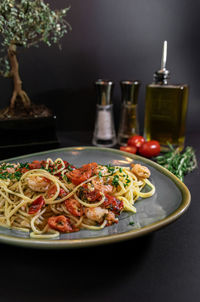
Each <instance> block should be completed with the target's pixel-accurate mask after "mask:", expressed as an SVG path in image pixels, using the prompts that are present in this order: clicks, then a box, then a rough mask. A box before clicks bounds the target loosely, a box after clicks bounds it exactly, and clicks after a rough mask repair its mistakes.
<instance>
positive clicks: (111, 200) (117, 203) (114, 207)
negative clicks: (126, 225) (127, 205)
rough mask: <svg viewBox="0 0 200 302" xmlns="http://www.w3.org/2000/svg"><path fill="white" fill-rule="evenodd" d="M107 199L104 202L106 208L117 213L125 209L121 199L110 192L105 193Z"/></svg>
mask: <svg viewBox="0 0 200 302" xmlns="http://www.w3.org/2000/svg"><path fill="white" fill-rule="evenodd" d="M105 197H106V198H105V201H104V203H103V206H104V207H105V208H106V209H110V210H111V211H112V212H113V213H115V214H120V212H121V211H122V209H123V202H122V201H121V200H118V199H117V198H116V197H114V196H111V195H109V194H105Z"/></svg>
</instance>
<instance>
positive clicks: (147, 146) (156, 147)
mask: <svg viewBox="0 0 200 302" xmlns="http://www.w3.org/2000/svg"><path fill="white" fill-rule="evenodd" d="M139 153H140V154H141V155H142V156H145V157H153V156H157V155H158V154H159V153H160V144H159V142H157V141H149V142H145V143H144V144H143V145H142V146H141V147H140V148H139Z"/></svg>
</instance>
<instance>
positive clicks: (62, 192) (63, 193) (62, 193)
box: [58, 188, 67, 198]
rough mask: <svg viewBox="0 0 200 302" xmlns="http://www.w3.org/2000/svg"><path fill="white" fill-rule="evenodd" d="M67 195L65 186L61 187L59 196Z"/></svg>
mask: <svg viewBox="0 0 200 302" xmlns="http://www.w3.org/2000/svg"><path fill="white" fill-rule="evenodd" d="M66 195H67V192H66V191H65V190H64V189H63V188H60V192H59V194H58V196H59V197H60V198H63V197H65V196H66Z"/></svg>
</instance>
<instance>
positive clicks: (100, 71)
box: [0, 0, 200, 133]
mask: <svg viewBox="0 0 200 302" xmlns="http://www.w3.org/2000/svg"><path fill="white" fill-rule="evenodd" d="M49 3H50V5H51V7H57V8H63V7H66V6H69V5H71V10H70V11H69V12H68V15H67V20H68V22H69V23H70V24H71V26H72V31H71V32H70V33H69V34H67V35H65V36H64V38H63V39H62V41H61V44H62V50H61V51H60V50H59V49H58V47H57V46H55V45H54V46H53V47H51V48H49V47H47V46H45V45H44V44H43V45H41V48H39V49H37V48H30V49H25V50H23V49H22V50H20V52H19V60H20V73H21V77H22V79H23V87H24V89H25V90H26V91H27V92H28V94H29V96H30V97H31V99H32V101H34V102H36V103H45V104H47V105H48V106H49V107H51V108H52V109H53V110H54V112H55V113H56V115H57V118H58V119H57V125H58V129H59V130H81V129H83V130H92V129H93V126H94V113H95V103H96V99H95V91H94V87H93V81H94V80H96V79H97V78H104V79H111V80H113V81H114V82H115V90H114V96H113V101H114V105H115V122H116V128H117V127H118V120H119V111H120V98H121V95H120V88H119V81H120V80H122V79H138V80H140V81H141V82H142V86H141V90H140V95H139V119H140V132H141V133H142V129H143V117H144V101H145V85H146V84H148V83H150V82H151V81H152V77H153V73H154V71H155V70H157V69H158V68H159V67H160V60H161V51H162V43H163V41H164V40H167V41H168V64H167V66H168V68H169V69H170V71H171V82H172V83H187V84H189V86H190V97H189V108H188V123H187V125H188V128H189V129H190V130H194V129H197V128H198V127H199V126H200V122H199V112H200V102H199V93H200V91H199V90H200V88H199V66H200V56H199V54H200V42H199V41H200V39H199V35H200V32H199V23H200V21H199V11H200V1H190V0H176V1H174V0H165V1H163V0H101V1H100V0H84V1H83V0H73V1H72V0H71V1H69V0H59V1H53V0H51V1H49ZM11 85H12V83H11V82H10V80H8V79H3V78H1V79H0V87H1V102H0V107H5V106H6V105H7V104H8V102H9V99H10V97H11Z"/></svg>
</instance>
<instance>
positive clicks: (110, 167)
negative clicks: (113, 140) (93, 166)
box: [106, 165, 115, 175]
mask: <svg viewBox="0 0 200 302" xmlns="http://www.w3.org/2000/svg"><path fill="white" fill-rule="evenodd" d="M106 168H107V169H108V172H109V173H111V175H112V174H113V173H114V172H115V167H113V166H111V165H106Z"/></svg>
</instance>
